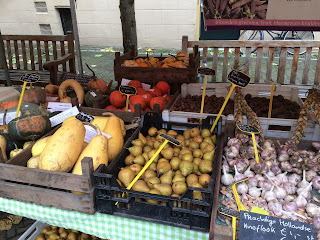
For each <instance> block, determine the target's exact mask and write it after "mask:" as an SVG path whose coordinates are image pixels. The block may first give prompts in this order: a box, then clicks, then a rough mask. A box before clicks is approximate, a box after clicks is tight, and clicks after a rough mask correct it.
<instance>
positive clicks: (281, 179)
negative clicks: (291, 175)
mask: <svg viewBox="0 0 320 240" xmlns="http://www.w3.org/2000/svg"><path fill="white" fill-rule="evenodd" d="M276 178H277V180H279V182H280V183H286V182H288V177H287V172H284V173H281V174H279V175H277V176H276Z"/></svg>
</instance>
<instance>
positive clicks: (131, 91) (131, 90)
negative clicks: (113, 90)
mask: <svg viewBox="0 0 320 240" xmlns="http://www.w3.org/2000/svg"><path fill="white" fill-rule="evenodd" d="M119 91H120V92H121V93H122V94H125V95H126V96H127V101H126V111H128V105H129V97H130V95H136V93H137V89H136V88H135V87H132V86H126V85H125V86H122V85H121V86H120V88H119Z"/></svg>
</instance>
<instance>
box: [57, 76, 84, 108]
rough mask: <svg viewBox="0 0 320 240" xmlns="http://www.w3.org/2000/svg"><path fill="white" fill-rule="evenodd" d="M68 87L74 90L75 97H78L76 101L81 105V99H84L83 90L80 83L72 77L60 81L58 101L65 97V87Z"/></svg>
mask: <svg viewBox="0 0 320 240" xmlns="http://www.w3.org/2000/svg"><path fill="white" fill-rule="evenodd" d="M69 87H72V88H73V90H74V91H75V92H76V94H77V98H78V102H79V104H80V105H82V104H83V101H84V91H83V88H82V87H81V85H80V83H78V82H77V81H76V80H74V79H67V80H65V81H64V82H62V83H61V85H60V87H59V98H60V102H61V99H63V98H65V97H67V89H68V88H69ZM70 102H71V101H70Z"/></svg>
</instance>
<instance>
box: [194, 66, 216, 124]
mask: <svg viewBox="0 0 320 240" xmlns="http://www.w3.org/2000/svg"><path fill="white" fill-rule="evenodd" d="M197 71H198V74H200V75H204V82H203V90H202V101H201V110H200V113H203V107H204V99H205V96H206V87H207V77H208V76H209V75H215V74H216V71H215V70H214V69H211V68H203V67H199V68H198V69H197ZM200 123H202V118H201V119H200Z"/></svg>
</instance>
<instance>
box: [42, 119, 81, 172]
mask: <svg viewBox="0 0 320 240" xmlns="http://www.w3.org/2000/svg"><path fill="white" fill-rule="evenodd" d="M84 136H85V128H84V126H83V123H82V122H81V121H80V120H78V119H74V120H72V121H70V122H69V123H67V124H66V125H64V126H61V127H60V128H59V129H58V130H57V131H56V132H55V133H54V134H53V135H52V137H51V139H50V140H49V142H48V143H47V145H46V146H45V148H44V149H43V151H42V153H41V154H40V159H39V168H40V169H44V170H49V171H58V172H69V171H70V170H71V169H72V168H73V166H74V164H75V163H76V161H77V159H78V158H79V155H80V153H81V150H82V146H83V142H84Z"/></svg>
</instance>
